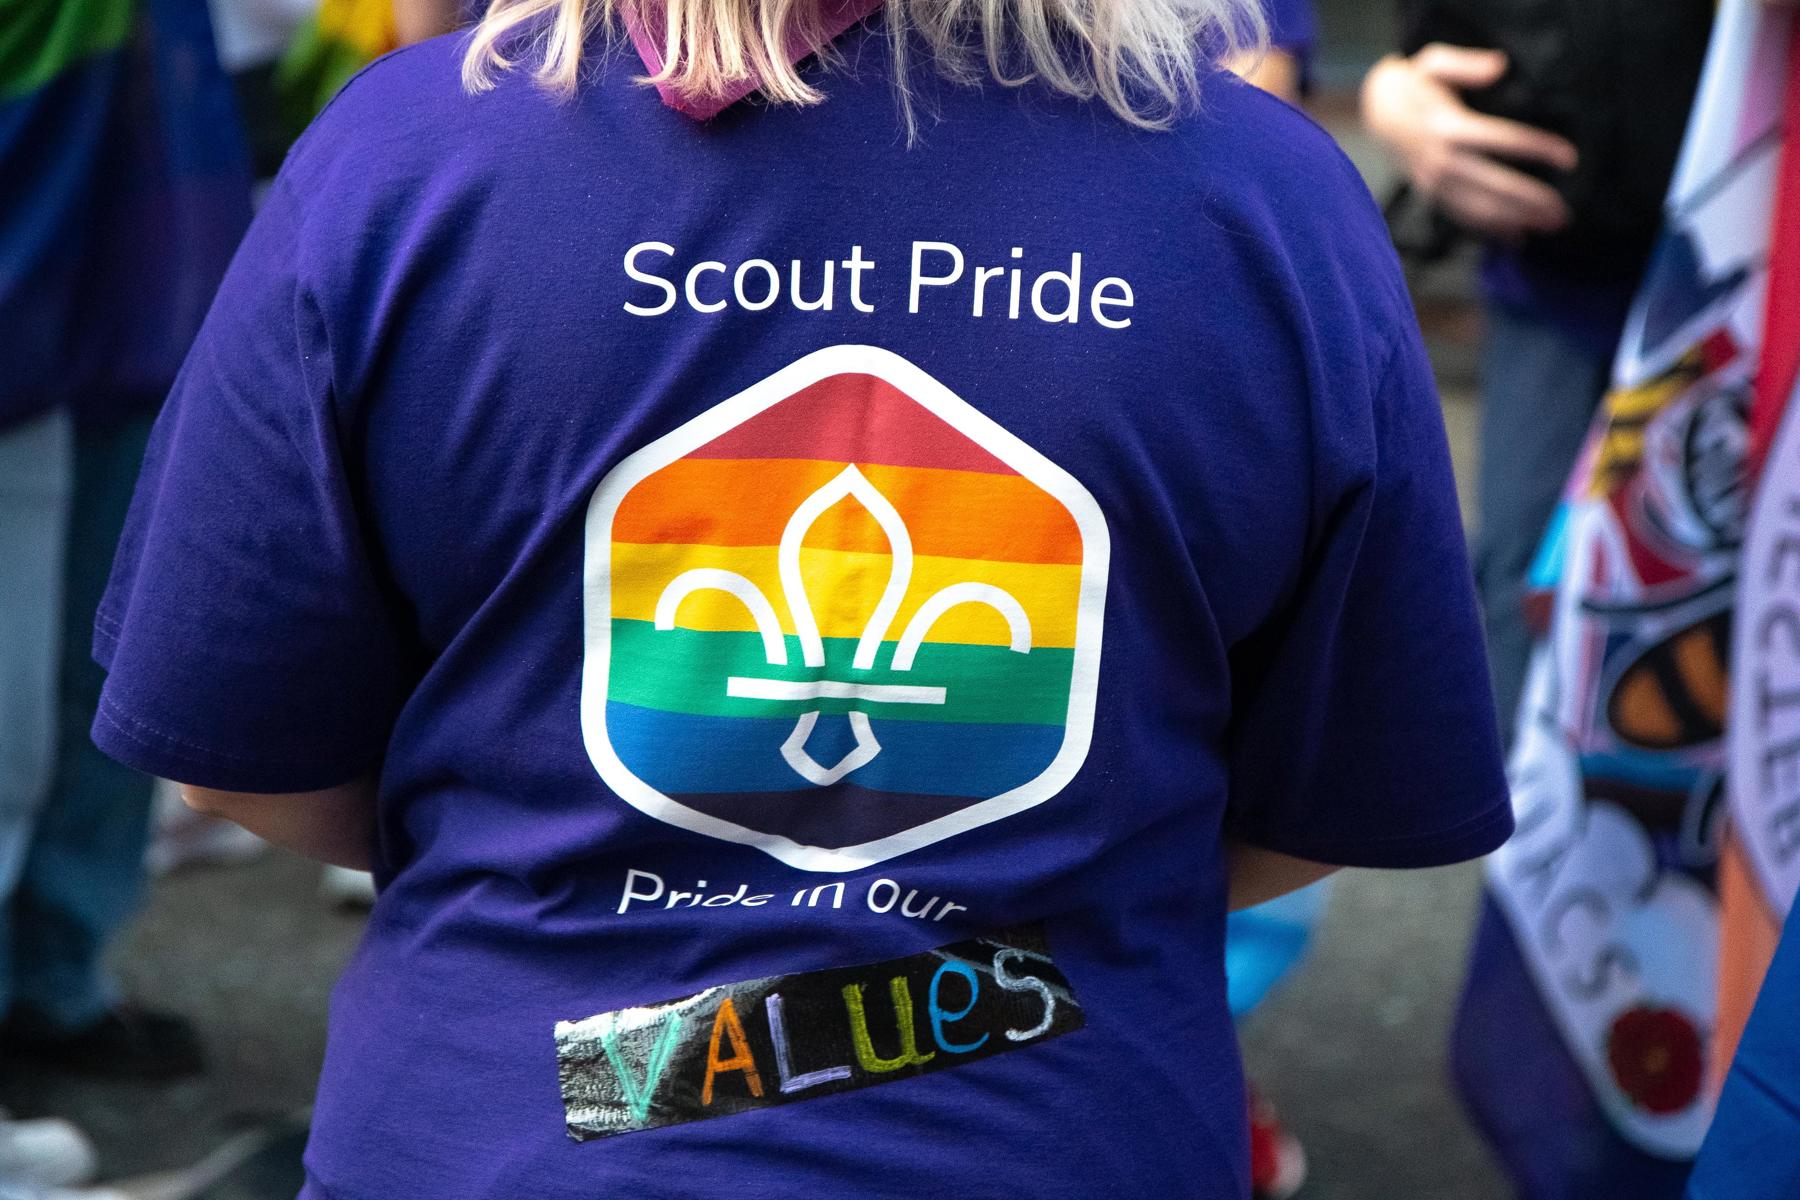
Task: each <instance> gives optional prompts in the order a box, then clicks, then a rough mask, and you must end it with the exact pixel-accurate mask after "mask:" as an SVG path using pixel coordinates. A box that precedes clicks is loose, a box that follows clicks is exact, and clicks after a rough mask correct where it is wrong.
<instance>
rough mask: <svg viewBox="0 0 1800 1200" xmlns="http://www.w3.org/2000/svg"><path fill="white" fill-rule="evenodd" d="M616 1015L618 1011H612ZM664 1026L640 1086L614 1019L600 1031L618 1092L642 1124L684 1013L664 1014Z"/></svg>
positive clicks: (659, 1022)
mask: <svg viewBox="0 0 1800 1200" xmlns="http://www.w3.org/2000/svg"><path fill="white" fill-rule="evenodd" d="M608 1015H609V1016H614V1017H615V1018H616V1016H617V1014H612V1013H609V1014H608ZM657 1023H658V1024H659V1025H661V1026H662V1028H661V1030H660V1031H659V1032H658V1033H657V1035H656V1045H655V1046H653V1047H651V1050H650V1058H649V1061H647V1062H646V1063H645V1064H644V1082H643V1085H642V1086H639V1084H638V1081H637V1080H636V1079H635V1078H634V1077H633V1076H632V1074H631V1064H630V1063H629V1062H627V1061H626V1058H625V1056H624V1055H623V1054H621V1053H619V1043H618V1029H617V1027H616V1026H615V1024H614V1022H613V1021H608V1022H607V1023H606V1025H605V1026H604V1027H603V1028H602V1029H601V1030H600V1048H601V1049H602V1050H605V1051H606V1061H607V1062H609V1063H611V1064H612V1069H613V1073H614V1074H616V1075H617V1076H618V1077H619V1091H620V1092H622V1093H623V1094H624V1096H625V1103H626V1105H627V1106H628V1107H629V1108H630V1109H631V1115H632V1116H633V1117H635V1118H637V1123H638V1124H639V1125H642V1124H643V1123H644V1122H645V1121H646V1120H648V1119H649V1117H650V1101H651V1099H652V1098H653V1097H654V1096H655V1095H656V1083H657V1081H658V1080H659V1079H661V1078H662V1073H663V1069H664V1068H665V1067H667V1066H668V1065H669V1058H670V1056H671V1055H673V1054H674V1053H675V1042H676V1039H677V1038H678V1037H679V1036H680V1034H681V1024H682V1015H681V1014H680V1013H678V1012H674V1013H665V1014H664V1015H663V1016H662V1017H661V1018H660V1019H659V1020H658V1022H657Z"/></svg>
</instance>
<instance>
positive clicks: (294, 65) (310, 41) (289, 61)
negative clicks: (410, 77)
mask: <svg viewBox="0 0 1800 1200" xmlns="http://www.w3.org/2000/svg"><path fill="white" fill-rule="evenodd" d="M398 44H399V40H398V37H397V35H396V33H395V30H394V4H393V0H320V4H319V10H318V12H317V13H315V14H314V16H313V19H312V20H311V21H309V22H307V23H306V24H305V25H303V26H301V27H300V32H299V33H298V34H297V35H296V36H295V38H294V44H293V45H292V46H291V47H289V49H288V52H287V54H286V55H284V56H283V57H282V60H281V62H280V64H279V66H278V67H277V68H276V72H275V90H276V93H277V95H278V96H279V97H280V102H281V111H282V117H283V119H284V120H285V121H286V123H287V124H288V126H289V131H288V132H289V135H290V137H298V136H300V133H301V131H302V130H304V129H305V128H306V126H307V125H308V124H310V123H311V122H312V119H313V117H315V116H317V115H318V112H319V110H320V109H322V108H324V107H325V106H326V105H327V104H329V103H331V98H332V97H333V96H336V95H337V94H338V90H339V89H340V88H342V87H343V86H344V85H345V84H346V83H349V82H350V79H351V77H352V76H353V75H355V74H356V73H357V72H358V71H360V70H362V69H363V68H364V67H365V66H367V65H368V64H370V63H371V62H374V61H375V60H376V59H377V58H380V57H381V56H382V55H383V54H386V53H387V52H388V51H389V50H392V49H394V48H395V47H396V46H397V45H398Z"/></svg>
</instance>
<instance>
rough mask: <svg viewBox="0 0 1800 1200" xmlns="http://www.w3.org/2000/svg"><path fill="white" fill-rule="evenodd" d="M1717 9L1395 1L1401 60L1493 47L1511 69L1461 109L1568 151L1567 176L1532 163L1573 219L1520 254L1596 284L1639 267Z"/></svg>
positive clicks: (1681, 4) (1664, 1)
mask: <svg viewBox="0 0 1800 1200" xmlns="http://www.w3.org/2000/svg"><path fill="white" fill-rule="evenodd" d="M1713 7H1714V5H1713V0H1402V3H1401V11H1402V19H1403V31H1404V34H1403V37H1404V50H1405V52H1406V53H1409V54H1410V53H1412V52H1413V51H1415V50H1417V49H1418V48H1419V47H1421V46H1423V45H1425V44H1426V43H1428V42H1448V43H1451V44H1453V45H1459V46H1475V47H1482V48H1494V49H1500V50H1504V51H1506V52H1507V54H1508V56H1509V57H1510V59H1511V67H1510V69H1509V70H1508V71H1507V73H1506V75H1505V76H1504V77H1503V78H1502V79H1501V80H1500V82H1499V83H1498V84H1496V85H1495V86H1494V87H1491V88H1486V89H1483V90H1481V91H1479V92H1474V93H1471V94H1470V95H1469V97H1468V100H1469V103H1470V104H1471V105H1472V106H1473V107H1475V108H1477V109H1479V110H1481V111H1483V112H1489V113H1493V114H1496V115H1498V116H1504V117H1512V118H1514V119H1516V120H1520V121H1525V122H1528V123H1530V124H1532V125H1539V126H1542V127H1543V128H1545V129H1550V130H1554V131H1555V132H1557V133H1560V134H1562V135H1563V136H1564V137H1566V138H1568V139H1569V140H1570V141H1572V142H1574V143H1575V146H1576V149H1577V150H1579V151H1580V153H1581V165H1580V166H1579V167H1578V168H1577V169H1576V170H1575V171H1574V172H1573V173H1572V174H1569V175H1564V174H1562V173H1561V172H1557V171H1553V170H1550V169H1548V168H1542V167H1538V166H1535V165H1529V166H1526V169H1527V170H1529V171H1530V172H1531V173H1532V174H1534V175H1538V176H1539V177H1541V178H1544V179H1547V180H1549V181H1550V182H1551V183H1553V184H1555V186H1556V187H1557V189H1558V190H1559V191H1560V192H1561V193H1562V195H1563V198H1564V199H1565V200H1567V201H1568V203H1569V207H1570V208H1571V209H1572V210H1573V213H1574V220H1573V222H1572V224H1571V225H1570V227H1569V228H1568V229H1566V230H1563V231H1562V232H1560V233H1557V234H1553V235H1549V236H1545V237H1539V238H1535V239H1533V240H1532V241H1531V242H1530V243H1528V244H1527V246H1526V247H1525V250H1524V254H1525V257H1526V259H1527V260H1528V261H1532V262H1533V263H1534V265H1536V266H1538V267H1540V268H1545V269H1549V270H1553V271H1556V272H1557V273H1559V274H1567V275H1571V276H1576V277H1580V278H1586V279H1592V280H1595V281H1612V280H1617V279H1625V280H1629V279H1632V278H1635V277H1636V276H1637V275H1638V274H1639V273H1640V271H1641V270H1642V268H1643V265H1644V261H1645V259H1646V258H1647V257H1648V255H1649V251H1650V244H1651V242H1652V240H1653V239H1654V238H1655V236H1656V230H1657V227H1658V225H1659V224H1660V214H1661V208H1662V201H1663V194H1664V192H1665V191H1666V189H1667V188H1668V185H1669V177H1670V176H1671V175H1672V174H1673V172H1674V169H1675V158H1676V155H1677V154H1678V153H1679V151H1680V148H1681V136H1682V132H1683V130H1684V129H1685V127H1686V124H1687V116H1688V109H1689V107H1690V105H1691V104H1692V102H1693V98H1694V91H1695V88H1696V87H1697V86H1698V83H1699V79H1700V68H1701V64H1702V61H1703V60H1704V58H1705V56H1706V42H1707V36H1708V34H1709V32H1710V29H1711V24H1712V15H1713Z"/></svg>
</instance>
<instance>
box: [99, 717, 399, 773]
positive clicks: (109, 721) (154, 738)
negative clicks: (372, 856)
mask: <svg viewBox="0 0 1800 1200" xmlns="http://www.w3.org/2000/svg"><path fill="white" fill-rule="evenodd" d="M90 736H92V738H93V739H94V744H95V745H96V746H98V747H99V748H100V749H101V751H102V752H104V753H105V754H106V755H107V756H108V757H109V758H112V759H115V760H116V761H118V762H121V763H123V764H124V765H126V766H128V767H131V768H132V769H133V770H137V771H142V772H143V773H144V774H146V775H154V776H157V777H159V778H162V779H169V780H173V781H174V782H176V783H183V784H188V785H190V786H192V787H203V788H211V789H213V790H215V791H222V792H262V793H279V792H315V791H320V790H322V789H324V788H329V787H336V786H337V785H339V784H342V783H347V782H349V781H350V780H353V779H357V778H360V777H361V776H363V775H365V774H367V773H368V772H369V771H370V770H372V769H373V766H374V764H373V763H372V762H362V761H357V762H355V763H350V762H347V761H344V762H333V761H332V760H328V759H318V760H309V761H308V762H305V763H294V762H281V761H276V760H271V759H257V758H250V757H245V756H238V755H231V754H227V753H226V752H224V751H218V750H210V749H207V748H206V747H203V746H193V745H188V744H186V743H183V742H181V741H180V740H179V739H178V738H175V737H173V736H171V735H169V734H166V733H164V732H162V731H160V730H157V729H155V728H154V727H152V726H150V725H148V724H147V723H146V722H144V721H142V720H139V719H138V718H136V717H134V716H133V715H132V714H131V713H130V712H128V711H126V710H125V709H124V708H122V707H121V706H120V705H119V704H118V703H117V702H116V701H115V700H114V699H113V698H112V697H111V696H108V695H105V694H102V695H101V697H100V706H99V710H98V711H97V712H96V713H95V714H94V724H93V728H92V730H91V732H90Z"/></svg>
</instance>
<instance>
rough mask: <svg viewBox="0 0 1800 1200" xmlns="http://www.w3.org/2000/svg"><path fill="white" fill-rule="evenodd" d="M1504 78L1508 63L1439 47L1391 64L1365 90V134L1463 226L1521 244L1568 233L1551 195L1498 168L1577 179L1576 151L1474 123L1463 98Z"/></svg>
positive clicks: (1490, 54) (1532, 133)
mask: <svg viewBox="0 0 1800 1200" xmlns="http://www.w3.org/2000/svg"><path fill="white" fill-rule="evenodd" d="M1505 73H1506V55H1505V54H1503V53H1501V52H1500V51H1498V50H1472V49H1468V48H1466V47H1462V46H1447V45H1444V44H1442V43H1439V42H1434V43H1432V44H1431V45H1429V46H1426V47H1425V48H1424V49H1422V50H1420V51H1419V52H1418V53H1416V54H1414V55H1412V56H1411V57H1410V58H1402V57H1400V56H1399V55H1389V56H1388V57H1386V58H1384V59H1382V60H1381V61H1380V62H1379V63H1377V64H1375V67H1374V69H1373V70H1371V71H1370V72H1369V74H1368V77H1367V78H1366V79H1364V80H1363V88H1362V115H1363V124H1364V125H1365V126H1366V127H1367V128H1368V129H1369V131H1370V132H1371V133H1373V134H1374V135H1375V136H1376V137H1377V138H1378V139H1380V140H1381V142H1382V143H1383V144H1385V145H1386V146H1387V148H1388V150H1389V151H1390V152H1391V153H1392V154H1393V155H1394V157H1395V158H1396V159H1398V160H1399V162H1400V165H1401V167H1402V168H1403V169H1404V170H1405V171H1406V173H1407V175H1408V177H1409V178H1410V179H1411V180H1412V183H1413V186H1414V187H1415V188H1417V189H1418V190H1419V191H1420V192H1422V193H1423V194H1424V195H1426V196H1427V197H1429V198H1430V199H1431V200H1433V201H1434V202H1436V204H1437V205H1438V206H1439V207H1440V208H1442V209H1443V210H1444V211H1445V212H1446V213H1448V214H1449V215H1450V217H1451V218H1452V219H1453V220H1455V221H1456V222H1457V223H1458V224H1460V225H1463V226H1465V227H1467V228H1469V229H1471V230H1473V231H1475V232H1477V233H1481V234H1484V235H1486V236H1488V237H1494V238H1500V239H1503V240H1508V241H1516V240H1518V239H1520V238H1523V237H1524V236H1525V235H1526V234H1529V233H1551V232H1554V231H1556V230H1558V229H1561V228H1562V227H1563V226H1564V225H1567V224H1568V223H1569V206H1568V205H1567V204H1566V203H1564V201H1563V198H1562V197H1561V196H1560V195H1558V194H1557V191H1556V189H1555V188H1553V187H1551V186H1550V185H1549V184H1547V183H1545V182H1543V181H1542V180H1540V179H1534V178H1532V177H1531V176H1530V175H1527V174H1526V173H1525V172H1523V171H1520V170H1518V169H1516V168H1514V167H1511V166H1508V165H1507V164H1506V163H1505V162H1502V161H1500V160H1501V159H1503V158H1504V159H1512V160H1514V161H1527V162H1541V163H1545V164H1547V165H1549V166H1551V167H1554V168H1556V169H1557V170H1561V171H1572V170H1574V169H1575V163H1576V152H1575V146H1574V144H1573V143H1571V142H1570V141H1569V140H1568V139H1567V138H1563V137H1559V136H1558V135H1556V134H1554V133H1551V132H1550V131H1549V130H1546V129H1539V128H1537V127H1536V126H1534V125H1526V124H1524V123H1523V122H1519V121H1509V120H1507V119H1505V118H1503V117H1491V116H1487V115H1485V114H1483V113H1478V112H1476V111H1475V110H1474V109H1472V108H1470V107H1469V106H1468V105H1466V104H1464V103H1463V100H1462V95H1461V93H1462V92H1464V91H1466V90H1469V89H1471V88H1481V87H1487V86H1489V85H1490V84H1493V83H1495V82H1497V81H1498V80H1499V78H1500V77H1501V76H1502V75H1504V74H1505Z"/></svg>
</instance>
